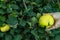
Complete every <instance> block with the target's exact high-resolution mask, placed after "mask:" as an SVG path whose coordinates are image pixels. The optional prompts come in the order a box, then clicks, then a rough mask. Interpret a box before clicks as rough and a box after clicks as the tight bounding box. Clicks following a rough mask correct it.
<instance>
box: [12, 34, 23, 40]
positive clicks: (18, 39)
mask: <svg viewBox="0 0 60 40" xmlns="http://www.w3.org/2000/svg"><path fill="white" fill-rule="evenodd" d="M21 39H22V36H21V35H19V34H18V35H15V36H14V39H13V40H21Z"/></svg>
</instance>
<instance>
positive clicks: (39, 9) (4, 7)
mask: <svg viewBox="0 0 60 40" xmlns="http://www.w3.org/2000/svg"><path fill="white" fill-rule="evenodd" d="M46 12H47V13H51V12H60V0H0V26H1V25H2V24H4V23H6V24H9V25H10V27H11V29H10V30H9V31H8V32H5V33H4V32H1V31H0V40H60V30H59V29H56V30H51V31H48V32H47V31H45V29H44V28H41V27H40V26H39V24H38V21H39V17H40V16H41V14H42V13H46Z"/></svg>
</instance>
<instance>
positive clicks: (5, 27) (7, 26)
mask: <svg viewBox="0 0 60 40" xmlns="http://www.w3.org/2000/svg"><path fill="white" fill-rule="evenodd" d="M9 30H10V26H9V25H5V26H3V27H1V32H7V31H9Z"/></svg>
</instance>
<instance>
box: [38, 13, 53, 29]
mask: <svg viewBox="0 0 60 40" xmlns="http://www.w3.org/2000/svg"><path fill="white" fill-rule="evenodd" d="M53 24H54V18H53V17H52V16H51V15H50V14H44V15H42V16H41V17H40V19H39V25H40V26H41V27H46V29H47V28H50V27H51V26H52V25H53Z"/></svg>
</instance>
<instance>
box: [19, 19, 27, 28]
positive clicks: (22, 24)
mask: <svg viewBox="0 0 60 40" xmlns="http://www.w3.org/2000/svg"><path fill="white" fill-rule="evenodd" d="M19 25H21V26H23V27H24V26H25V25H26V21H25V20H23V19H21V20H20V22H19Z"/></svg>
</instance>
